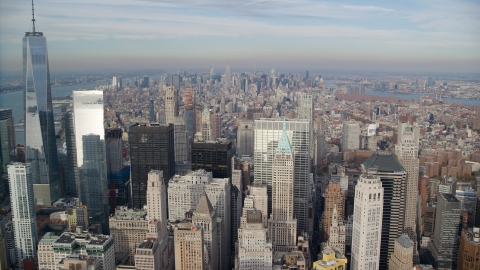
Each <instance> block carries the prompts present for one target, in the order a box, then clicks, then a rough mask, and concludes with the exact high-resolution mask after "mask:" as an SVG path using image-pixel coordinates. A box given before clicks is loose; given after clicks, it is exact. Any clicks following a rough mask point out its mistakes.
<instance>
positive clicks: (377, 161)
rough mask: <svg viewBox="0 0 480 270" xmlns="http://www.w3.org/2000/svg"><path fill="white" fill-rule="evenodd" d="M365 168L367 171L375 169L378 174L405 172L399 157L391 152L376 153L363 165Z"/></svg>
mask: <svg viewBox="0 0 480 270" xmlns="http://www.w3.org/2000/svg"><path fill="white" fill-rule="evenodd" d="M363 167H364V168H365V169H366V170H368V169H373V170H376V171H378V172H390V173H392V172H405V169H404V168H403V167H402V165H400V162H398V159H397V157H395V155H393V154H392V153H391V152H377V153H374V154H373V155H371V156H370V157H369V158H368V159H367V160H366V161H365V162H364V163H363Z"/></svg>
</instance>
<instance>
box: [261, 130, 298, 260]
mask: <svg viewBox="0 0 480 270" xmlns="http://www.w3.org/2000/svg"><path fill="white" fill-rule="evenodd" d="M294 164H295V160H294V153H293V149H292V146H291V145H290V141H289V140H288V136H287V128H286V122H284V123H283V133H282V137H281V138H280V141H279V142H278V146H277V149H276V150H275V156H274V158H273V165H272V214H271V216H270V219H269V220H268V233H269V237H270V239H271V240H272V246H273V250H275V251H286V252H289V251H292V250H294V249H296V245H297V220H296V219H295V218H294V216H293V208H294V204H293V191H294V179H295V178H294V176H295V173H294V172H295V167H294Z"/></svg>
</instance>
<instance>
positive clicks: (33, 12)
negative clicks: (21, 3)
mask: <svg viewBox="0 0 480 270" xmlns="http://www.w3.org/2000/svg"><path fill="white" fill-rule="evenodd" d="M32 25H33V30H32V32H33V33H34V34H35V9H34V8H33V0H32Z"/></svg>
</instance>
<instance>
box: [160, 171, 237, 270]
mask: <svg viewBox="0 0 480 270" xmlns="http://www.w3.org/2000/svg"><path fill="white" fill-rule="evenodd" d="M229 182H230V179H229V178H212V173H210V172H206V171H205V170H197V171H193V172H190V173H188V174H187V175H184V176H178V175H175V176H174V177H173V178H172V179H171V180H170V182H169V183H168V192H167V194H168V218H169V220H183V219H184V217H185V213H186V212H189V211H195V210H196V207H197V204H198V202H199V200H200V196H201V194H202V193H203V192H204V191H205V192H206V194H207V196H208V198H211V199H210V202H211V204H212V206H213V208H214V209H215V212H216V215H217V216H218V217H219V218H221V219H222V221H221V222H222V226H221V228H220V229H219V232H220V233H221V236H220V237H219V242H220V245H219V246H220V249H221V251H222V252H221V253H220V259H221V263H220V264H219V265H220V266H221V268H223V267H224V266H225V263H226V258H228V254H229V252H230V249H231V246H230V241H231V235H230V233H231V225H230V223H231V205H230V203H231V185H230V183H229ZM204 233H206V231H205V230H204ZM222 239H223V241H222Z"/></svg>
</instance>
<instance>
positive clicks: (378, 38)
mask: <svg viewBox="0 0 480 270" xmlns="http://www.w3.org/2000/svg"><path fill="white" fill-rule="evenodd" d="M35 4H36V5H35V10H36V12H35V13H36V15H35V16H36V19H37V30H38V31H42V32H44V35H45V36H46V37H47V38H48V39H49V47H50V48H49V51H51V53H50V55H49V58H50V62H51V70H52V71H55V70H57V71H60V70H62V71H66V70H71V71H79V70H88V69H91V68H92V67H94V68H95V69H97V70H98V69H111V68H116V69H118V68H124V69H132V68H159V69H162V68H163V69H181V68H182V69H183V68H204V69H205V70H208V68H209V67H210V66H211V65H213V66H214V67H218V66H222V67H224V66H226V64H227V63H230V66H231V67H232V69H233V70H235V69H237V68H240V67H242V68H246V67H251V69H252V70H253V66H254V65H256V66H257V67H262V68H266V67H272V68H277V69H281V68H287V67H289V68H293V69H300V68H305V69H325V70H328V69H332V70H355V69H358V70H360V71H365V70H368V71H374V70H379V71H412V72H414V71H418V72H424V71H433V72H479V71H480V65H479V64H478V63H479V62H480V61H479V60H480V52H479V51H478V50H477V49H476V48H477V47H478V46H479V45H480V35H478V30H476V29H479V28H480V19H479V18H478V16H476V14H478V11H479V10H480V4H478V3H474V2H470V1H461V2H453V1H448V0H446V1H440V2H439V1H436V2H435V3H429V2H428V1H420V2H416V1H409V2H407V3H405V2H402V4H401V5H400V4H398V3H381V2H378V3H377V2H376V1H369V2H368V3H366V4H364V5H358V4H355V3H354V2H351V1H343V2H342V3H333V2H317V1H311V0H302V1H301V2H298V1H296V2H295V3H294V2H290V1H280V2H277V1H276V2H270V1H247V2H241V3H239V2H235V3H231V2H227V1H204V2H202V3H197V2H193V1H190V0H182V1H175V2H174V1H169V0H158V1H134V0H122V1H115V2H114V1H111V0H108V1H103V2H102V4H98V3H96V2H95V1H73V2H72V1H70V2H69V3H68V4H66V3H63V2H58V1H55V0H41V1H37V2H36V3H35ZM29 5H30V3H27V2H19V1H15V2H12V1H8V2H6V1H3V2H2V3H0V10H2V11H0V15H1V16H0V22H1V24H0V25H1V26H0V33H2V34H1V35H0V57H1V59H2V60H3V61H2V62H1V63H0V71H1V72H2V73H3V72H9V71H19V70H21V58H20V57H21V47H20V46H19V44H20V38H19V33H24V32H26V31H30V30H31V22H30V20H31V10H30V6H29ZM72 11H75V12H72ZM192 44H193V45H192ZM126 52H128V54H127V53H126Z"/></svg>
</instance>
